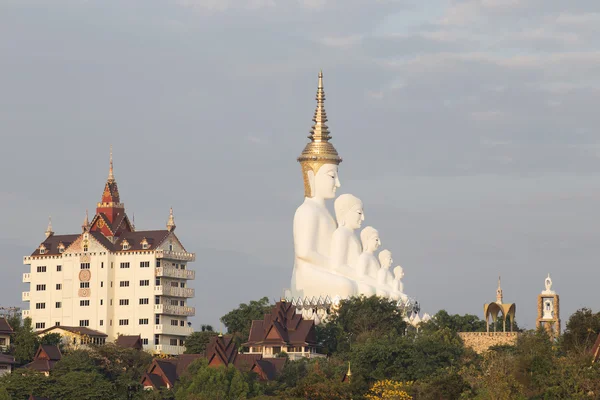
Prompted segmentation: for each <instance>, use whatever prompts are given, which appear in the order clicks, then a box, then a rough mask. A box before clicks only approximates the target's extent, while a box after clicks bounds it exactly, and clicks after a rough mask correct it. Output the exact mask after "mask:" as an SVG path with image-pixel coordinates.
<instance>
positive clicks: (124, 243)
mask: <svg viewBox="0 0 600 400" xmlns="http://www.w3.org/2000/svg"><path fill="white" fill-rule="evenodd" d="M123 250H129V243H128V242H127V241H126V240H125V241H124V242H123ZM121 268H123V267H121ZM127 268H129V267H127Z"/></svg>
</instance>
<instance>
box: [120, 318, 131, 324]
mask: <svg viewBox="0 0 600 400" xmlns="http://www.w3.org/2000/svg"><path fill="white" fill-rule="evenodd" d="M119 325H129V320H128V319H120V320H119Z"/></svg>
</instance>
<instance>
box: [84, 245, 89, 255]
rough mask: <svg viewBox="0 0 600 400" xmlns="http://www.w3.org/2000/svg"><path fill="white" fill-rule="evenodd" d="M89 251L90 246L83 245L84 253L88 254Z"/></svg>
mask: <svg viewBox="0 0 600 400" xmlns="http://www.w3.org/2000/svg"><path fill="white" fill-rule="evenodd" d="M88 250H89V247H88V244H87V243H86V244H84V245H83V252H84V253H87V251H88Z"/></svg>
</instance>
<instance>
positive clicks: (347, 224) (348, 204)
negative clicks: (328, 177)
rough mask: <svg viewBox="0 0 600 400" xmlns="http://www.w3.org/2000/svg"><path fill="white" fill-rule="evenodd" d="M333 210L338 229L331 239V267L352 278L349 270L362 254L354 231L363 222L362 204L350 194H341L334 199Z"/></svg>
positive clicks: (351, 271)
mask: <svg viewBox="0 0 600 400" xmlns="http://www.w3.org/2000/svg"><path fill="white" fill-rule="evenodd" d="M334 209H335V217H336V219H337V223H338V228H337V229H336V230H335V232H333V237H332V238H331V266H332V267H333V268H336V269H339V270H340V271H341V273H343V274H346V275H350V276H352V275H354V273H353V272H354V271H353V270H352V269H351V268H352V267H354V266H355V265H356V262H357V261H358V257H359V256H360V253H362V245H361V243H360V240H358V238H357V237H356V234H355V233H354V231H356V230H357V229H359V228H360V226H361V225H362V222H363V221H364V220H365V215H364V211H363V202H362V201H360V199H358V198H356V197H355V196H353V195H351V194H342V195H340V196H339V197H338V198H337V199H335V203H334Z"/></svg>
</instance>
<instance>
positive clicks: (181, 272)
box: [154, 267, 196, 279]
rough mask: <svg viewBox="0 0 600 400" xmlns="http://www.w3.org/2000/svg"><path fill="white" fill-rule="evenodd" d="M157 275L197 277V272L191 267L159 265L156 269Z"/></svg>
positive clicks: (185, 277)
mask: <svg viewBox="0 0 600 400" xmlns="http://www.w3.org/2000/svg"><path fill="white" fill-rule="evenodd" d="M154 273H155V274H156V276H164V277H166V278H180V279H195V278H196V272H195V271H192V270H191V269H177V268H173V267H158V268H156V269H155V270H154Z"/></svg>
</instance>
